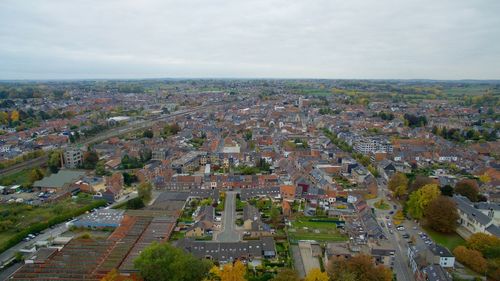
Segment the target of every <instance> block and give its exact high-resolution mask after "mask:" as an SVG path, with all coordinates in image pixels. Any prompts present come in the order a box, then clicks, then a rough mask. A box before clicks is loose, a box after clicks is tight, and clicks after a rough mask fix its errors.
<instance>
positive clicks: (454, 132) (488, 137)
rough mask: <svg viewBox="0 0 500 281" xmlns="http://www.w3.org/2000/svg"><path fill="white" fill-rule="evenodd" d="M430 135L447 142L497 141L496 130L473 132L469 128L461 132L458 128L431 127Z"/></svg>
mask: <svg viewBox="0 0 500 281" xmlns="http://www.w3.org/2000/svg"><path fill="white" fill-rule="evenodd" d="M432 133H433V134H435V135H437V136H440V137H443V138H445V139H447V140H451V141H456V142H464V141H466V140H474V141H479V140H485V141H496V140H497V130H490V131H487V130H474V129H472V128H469V129H467V130H461V129H458V128H450V129H448V128H446V127H442V128H440V127H437V126H434V127H432Z"/></svg>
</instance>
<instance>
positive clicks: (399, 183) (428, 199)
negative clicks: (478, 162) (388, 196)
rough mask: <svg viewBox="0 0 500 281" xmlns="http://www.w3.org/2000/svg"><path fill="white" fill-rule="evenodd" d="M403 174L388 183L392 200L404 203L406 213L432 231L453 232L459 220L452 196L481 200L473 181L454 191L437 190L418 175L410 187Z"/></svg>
mask: <svg viewBox="0 0 500 281" xmlns="http://www.w3.org/2000/svg"><path fill="white" fill-rule="evenodd" d="M409 182H410V181H409V179H408V178H407V177H406V175H405V174H403V173H396V174H395V175H394V176H393V177H392V178H391V179H390V180H389V183H388V187H389V189H390V190H391V191H392V194H393V196H394V197H396V198H398V199H401V200H404V201H405V211H406V212H407V214H408V215H410V216H411V217H412V218H414V219H418V220H422V221H423V222H424V223H425V224H426V225H427V226H429V227H430V228H432V229H433V230H435V231H438V232H442V233H451V232H454V231H455V229H456V221H457V220H458V218H459V215H458V211H457V207H456V204H455V202H454V201H453V200H452V199H451V198H450V196H453V194H459V195H462V196H466V197H467V198H469V200H471V201H473V202H476V201H478V200H479V199H480V194H479V186H478V184H477V181H476V180H472V179H464V180H461V181H459V182H458V183H457V184H456V186H455V188H453V187H451V186H444V187H443V188H441V189H440V188H439V187H438V185H437V184H436V183H435V182H434V180H433V179H431V178H428V177H423V176H417V177H416V178H415V180H414V181H413V182H412V183H411V184H410V183H409Z"/></svg>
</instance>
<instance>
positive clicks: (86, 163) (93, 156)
mask: <svg viewBox="0 0 500 281" xmlns="http://www.w3.org/2000/svg"><path fill="white" fill-rule="evenodd" d="M97 162H99V155H97V152H95V151H87V152H85V153H84V154H83V168H84V169H89V170H92V169H95V167H96V165H97Z"/></svg>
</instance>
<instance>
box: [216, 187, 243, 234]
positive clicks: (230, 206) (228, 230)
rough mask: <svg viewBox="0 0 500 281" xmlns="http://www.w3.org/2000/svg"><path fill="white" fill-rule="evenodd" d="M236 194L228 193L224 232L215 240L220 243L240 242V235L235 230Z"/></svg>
mask: <svg viewBox="0 0 500 281" xmlns="http://www.w3.org/2000/svg"><path fill="white" fill-rule="evenodd" d="M236 194H237V192H235V191H226V201H225V205H224V213H223V215H222V216H223V219H222V228H223V230H222V232H219V233H218V234H217V236H216V238H215V240H216V241H219V242H238V241H240V238H241V237H240V233H239V232H238V231H237V230H236V229H235V226H236V225H235V220H236Z"/></svg>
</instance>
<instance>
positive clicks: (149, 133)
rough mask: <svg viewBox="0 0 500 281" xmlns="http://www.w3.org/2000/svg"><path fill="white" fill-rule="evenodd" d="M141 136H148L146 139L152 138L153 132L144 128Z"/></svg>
mask: <svg viewBox="0 0 500 281" xmlns="http://www.w3.org/2000/svg"><path fill="white" fill-rule="evenodd" d="M142 136H143V137H145V138H148V139H152V138H153V136H154V134H153V131H151V130H146V131H144V133H142Z"/></svg>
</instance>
